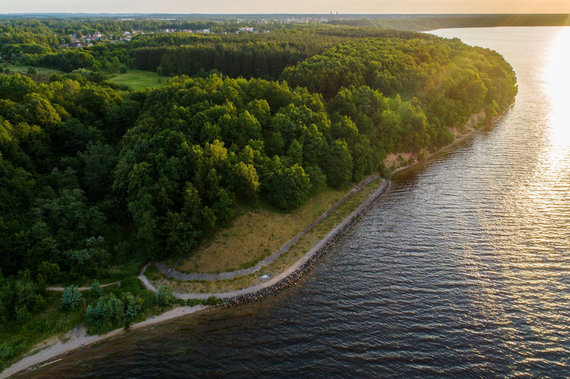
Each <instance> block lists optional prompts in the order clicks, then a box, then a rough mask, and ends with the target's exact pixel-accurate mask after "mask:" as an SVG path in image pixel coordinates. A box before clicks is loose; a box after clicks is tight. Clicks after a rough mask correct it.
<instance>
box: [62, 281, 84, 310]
mask: <svg viewBox="0 0 570 379" xmlns="http://www.w3.org/2000/svg"><path fill="white" fill-rule="evenodd" d="M82 298H83V297H82V296H81V292H79V290H78V289H77V286H74V285H71V286H69V287H67V288H66V289H65V290H64V291H63V296H62V297H61V306H62V308H63V309H65V310H66V311H71V310H73V309H75V308H77V307H78V306H79V305H80V304H81V299H82Z"/></svg>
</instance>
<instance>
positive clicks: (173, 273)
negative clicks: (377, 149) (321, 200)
mask: <svg viewBox="0 0 570 379" xmlns="http://www.w3.org/2000/svg"><path fill="white" fill-rule="evenodd" d="M376 179H378V175H371V176H369V177H367V178H366V179H364V180H363V181H361V182H360V183H359V184H358V185H356V186H354V188H352V189H351V190H350V191H349V192H347V193H346V194H345V195H344V196H343V197H342V199H340V200H339V201H337V202H336V203H335V204H333V205H332V206H331V207H330V208H329V209H327V210H326V211H325V212H324V213H323V214H322V215H320V216H319V217H318V218H317V219H315V220H314V221H313V222H312V223H311V224H310V225H309V226H307V227H306V228H305V229H303V230H301V231H300V232H299V233H297V234H296V235H295V236H294V237H293V238H291V239H290V240H289V241H287V242H286V243H284V244H283V246H281V247H280V248H279V249H278V250H276V251H275V252H273V253H272V254H271V255H270V256H268V257H267V258H265V259H262V260H261V261H259V262H257V264H255V265H253V266H251V267H247V268H244V269H241V270H235V271H228V272H220V273H216V274H207V273H199V272H192V273H184V272H180V271H177V270H176V265H175V266H174V267H173V268H170V267H168V266H167V265H166V264H165V263H163V262H157V263H155V266H156V268H158V269H159V270H160V272H162V273H163V274H164V275H166V276H168V277H169V278H172V279H176V280H184V281H189V280H207V281H216V280H227V279H234V278H237V277H238V276H244V275H250V274H253V273H254V272H257V271H259V270H261V269H262V268H263V267H265V266H267V265H270V264H271V263H273V262H275V260H277V258H279V257H280V256H281V255H282V254H283V253H285V252H287V251H289V249H290V248H291V246H293V245H295V244H296V243H297V242H299V240H300V239H301V238H303V236H305V234H307V233H308V232H309V231H310V230H311V229H313V228H314V227H315V226H317V225H318V224H319V223H321V222H322V221H323V220H324V219H326V218H327V217H328V216H329V215H330V214H331V213H332V212H334V211H335V210H336V209H337V208H338V207H339V206H341V205H342V204H344V202H346V201H347V200H348V199H349V198H350V197H351V196H352V195H354V194H355V193H356V192H358V191H361V190H362V189H363V188H364V187H366V186H367V185H368V184H369V183H371V182H373V181H374V180H376ZM177 263H178V262H177Z"/></svg>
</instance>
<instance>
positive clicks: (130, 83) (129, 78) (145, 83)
mask: <svg viewBox="0 0 570 379" xmlns="http://www.w3.org/2000/svg"><path fill="white" fill-rule="evenodd" d="M109 80H110V81H111V82H113V83H115V84H119V85H124V86H127V87H128V88H129V89H130V90H133V91H138V90H141V89H145V88H157V87H160V86H161V85H162V84H164V83H166V81H167V80H168V78H164V77H162V76H160V75H158V74H157V73H156V72H150V71H142V70H130V71H127V72H126V73H124V74H116V75H114V76H113V77H111V78H110V79H109Z"/></svg>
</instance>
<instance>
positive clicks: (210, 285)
mask: <svg viewBox="0 0 570 379" xmlns="http://www.w3.org/2000/svg"><path fill="white" fill-rule="evenodd" d="M379 185H380V179H377V180H375V181H373V182H371V183H369V184H368V185H367V186H366V187H364V189H363V190H362V191H360V192H357V193H355V194H354V195H353V196H351V197H350V198H349V199H348V200H347V201H346V202H345V203H343V204H342V205H341V206H339V207H338V208H337V209H336V210H335V211H334V212H332V213H331V214H330V215H329V216H328V217H327V218H326V219H324V220H323V221H322V222H321V223H320V224H319V225H317V226H316V227H315V228H313V229H312V230H311V231H309V232H308V233H307V234H306V235H305V236H304V237H303V238H301V239H300V240H299V242H298V243H297V244H295V245H293V246H292V247H291V249H289V251H287V252H285V253H284V254H282V255H281V256H280V257H279V258H278V259H277V260H276V261H275V262H273V263H271V264H270V265H268V266H265V267H263V268H262V269H261V270H260V271H258V272H256V273H253V274H251V275H246V276H242V277H238V278H235V279H231V280H219V281H216V282H208V281H187V282H186V281H177V280H167V279H166V278H165V277H164V275H162V273H160V272H159V271H158V270H152V271H151V275H150V276H148V278H149V280H151V281H152V282H153V284H155V285H160V284H161V283H163V281H165V280H166V281H167V282H169V284H170V285H171V286H172V288H173V290H174V291H176V292H195V293H210V292H224V291H233V290H236V289H241V288H246V287H249V286H253V285H256V284H259V283H261V282H262V281H263V279H261V276H263V275H269V276H271V277H273V276H275V275H277V274H279V273H281V272H283V271H284V270H285V269H286V268H287V267H289V266H290V265H292V264H293V263H294V262H296V261H297V260H298V259H299V258H300V257H301V256H303V254H305V253H306V252H307V251H309V250H310V249H311V247H313V246H314V245H315V244H316V243H317V242H318V241H320V240H321V239H322V238H323V237H324V236H325V235H326V234H327V233H328V232H329V231H330V230H331V229H332V228H334V227H335V226H336V225H338V224H339V223H340V222H341V221H342V220H343V219H344V218H345V217H346V216H348V215H349V214H350V212H352V211H353V210H354V209H356V208H357V207H358V206H359V205H360V204H361V203H362V202H363V201H364V200H366V199H367V198H368V197H369V196H370V195H371V194H372V193H373V192H374V191H376V190H377V189H378V186H379ZM344 192H345V191H335V193H338V194H339V196H338V198H337V200H338V199H339V198H340V197H341V196H342V195H343V194H344ZM333 198H334V197H333V196H330V198H329V200H330V203H328V204H327V205H326V206H325V205H324V204H323V205H322V206H323V209H322V211H323V212H324V210H326V209H327V208H329V207H330V206H331V205H332V204H334V201H333ZM309 202H310V203H312V202H313V199H311V200H310V201H309ZM315 213H316V216H315V217H313V218H312V219H308V220H307V221H308V222H306V223H303V224H301V225H298V228H299V230H300V229H302V228H304V227H305V226H307V225H308V224H310V223H311V221H313V220H314V219H315V218H316V217H318V215H320V214H321V213H322V212H320V213H319V212H316V211H315ZM274 216H276V213H271V212H270V213H268V214H267V217H266V218H264V220H265V221H266V222H267V223H268V224H270V225H271V226H272V227H273V228H275V229H278V228H279V227H280V224H279V222H278V221H277V222H273V217H274ZM226 230H227V229H226ZM247 233H248V234H251V235H254V234H256V233H257V234H259V236H258V237H256V239H255V241H256V243H257V249H259V248H260V247H261V246H264V241H265V238H266V236H264V235H263V234H262V233H260V232H258V230H257V229H256V228H255V227H251V229H247ZM295 233H296V232H293V231H292V230H291V231H290V234H289V235H285V234H283V236H282V238H283V239H282V240H281V241H279V242H277V245H279V246H280V245H281V244H283V243H285V242H286V241H287V240H289V239H290V238H291V237H293V235H294V234H295ZM229 237H231V236H229ZM229 237H224V239H225V240H226V241H228V240H231V238H233V237H231V238H230V239H228V238H229ZM231 250H232V248H231V246H226V247H225V249H224V250H223V251H222V252H221V254H232V252H231Z"/></svg>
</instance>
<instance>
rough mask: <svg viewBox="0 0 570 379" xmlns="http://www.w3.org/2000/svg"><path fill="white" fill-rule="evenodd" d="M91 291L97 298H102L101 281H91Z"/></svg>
mask: <svg viewBox="0 0 570 379" xmlns="http://www.w3.org/2000/svg"><path fill="white" fill-rule="evenodd" d="M89 293H90V294H91V295H92V296H93V297H94V298H96V299H98V298H100V297H101V295H103V290H102V289H101V286H100V285H99V281H97V280H96V281H94V282H93V283H91V287H89Z"/></svg>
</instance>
